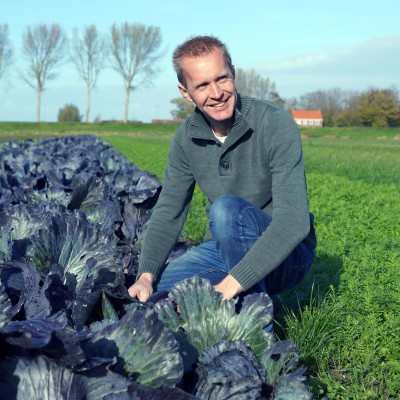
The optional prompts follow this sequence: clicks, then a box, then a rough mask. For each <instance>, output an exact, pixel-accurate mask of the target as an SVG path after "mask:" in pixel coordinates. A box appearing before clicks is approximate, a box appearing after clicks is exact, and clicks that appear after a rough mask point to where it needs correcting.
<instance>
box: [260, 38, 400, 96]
mask: <svg viewBox="0 0 400 400" xmlns="http://www.w3.org/2000/svg"><path fill="white" fill-rule="evenodd" d="M254 68H256V69H257V70H258V71H259V72H260V73H261V74H263V75H264V76H268V77H269V78H270V79H272V80H273V81H275V83H276V85H277V89H278V91H279V92H280V93H282V95H283V96H286V97H290V96H298V95H299V94H303V93H306V92H309V91H314V90H318V89H327V88H332V87H341V88H342V89H344V90H346V89H351V90H365V89H367V88H369V87H389V86H391V85H395V86H398V85H399V84H400V72H399V71H400V35H393V36H389V37H376V38H371V39H369V40H366V41H363V42H360V43H356V44H353V45H349V46H336V47H332V48H330V49H327V50H324V51H321V52H317V53H310V54H299V55H296V56H294V57H289V58H286V59H282V60H273V61H265V62H263V63H262V64H260V65H258V66H255V67H254Z"/></svg>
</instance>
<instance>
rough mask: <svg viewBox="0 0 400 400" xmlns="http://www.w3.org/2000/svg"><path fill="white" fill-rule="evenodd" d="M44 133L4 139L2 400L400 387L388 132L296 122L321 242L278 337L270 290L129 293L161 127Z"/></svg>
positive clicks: (370, 392)
mask: <svg viewBox="0 0 400 400" xmlns="http://www.w3.org/2000/svg"><path fill="white" fill-rule="evenodd" d="M55 126H57V127H58V124H54V127H55ZM82 127H85V130H86V131H87V130H88V129H90V128H94V127H91V126H90V125H89V126H88V125H82ZM29 128H31V127H29ZM50 128H51V127H50ZM50 128H49V127H46V130H47V131H46V132H33V133H32V137H34V138H39V139H40V140H37V141H35V142H32V141H19V142H18V143H16V142H10V141H9V137H8V141H7V142H5V143H3V146H2V149H1V150H0V151H1V153H0V163H1V164H0V190H1V192H0V279H1V283H0V310H1V312H0V315H1V316H0V341H1V346H0V348H1V355H0V398H1V399H14V398H18V399H26V398H30V399H31V398H32V399H35V398H38V399H39V398H41V399H54V398H60V399H85V398H88V399H90V398H96V399H97V398H100V399H101V398H104V399H114V398H115V399H117V398H118V399H137V398H146V399H147V398H149V399H150V398H151V399H157V398H163V399H164V398H165V399H191V398H193V399H194V398H198V399H202V398H207V399H225V398H230V399H245V398H248V399H253V398H254V399H268V398H271V399H278V398H279V399H303V398H304V399H308V398H311V397H312V396H313V397H314V398H316V399H317V398H328V399H391V398H393V399H396V398H400V350H399V349H400V340H399V338H400V284H399V283H400V268H399V260H400V257H399V256H400V245H399V243H400V232H399V231H400V230H399V226H400V223H399V222H400V221H399V207H398V204H399V186H400V167H399V162H398V159H399V155H400V141H399V140H397V138H398V135H399V132H396V131H395V130H381V131H379V130H368V129H360V130H357V129H355V128H353V129H352V130H349V131H341V130H339V129H338V130H332V129H329V130H326V129H325V128H323V129H319V130H317V129H316V130H310V131H309V132H304V131H303V132H302V134H303V136H304V140H303V149H304V156H305V162H306V169H307V180H308V192H309V198H310V209H311V211H312V212H313V213H314V214H315V216H316V230H317V235H318V248H317V254H316V260H315V262H314V265H313V267H312V271H311V273H310V275H309V276H308V277H307V279H306V280H305V281H304V282H303V283H302V284H301V285H300V286H299V287H298V288H296V289H295V290H292V291H291V292H288V293H285V294H284V295H283V296H282V298H283V308H282V309H281V311H280V312H279V313H278V314H277V315H275V323H274V325H275V332H276V336H274V335H270V334H268V333H266V332H264V331H263V330H262V329H261V327H262V326H263V325H265V324H266V323H267V322H269V321H270V319H271V318H272V310H271V307H272V305H271V301H270V299H269V298H268V296H263V295H253V296H247V297H246V301H245V302H244V303H243V304H242V305H241V307H240V308H239V307H238V305H237V304H235V302H233V301H231V302H222V301H221V299H220V297H219V295H218V294H217V293H215V292H214V291H213V289H212V287H210V285H209V284H208V283H207V281H203V280H201V279H192V280H189V281H187V282H185V283H184V284H181V285H179V284H178V285H177V286H176V287H175V288H174V289H173V291H172V292H171V293H170V295H169V296H166V294H165V293H158V294H156V295H155V296H153V297H152V298H151V301H150V302H148V303H145V304H143V303H140V302H137V301H133V300H132V299H130V298H129V296H127V293H126V286H127V285H129V284H130V282H131V281H132V279H133V277H134V275H135V271H136V267H137V258H138V256H139V254H140V242H141V239H142V237H143V234H144V232H145V229H146V224H147V221H148V219H149V217H150V215H151V210H152V207H153V205H154V203H155V202H156V200H157V195H158V193H159V190H160V186H161V185H162V174H163V169H164V167H165V163H166V159H167V153H168V146H169V142H170V139H171V136H172V134H173V131H174V129H175V126H171V127H168V126H163V127H161V126H154V127H153V126H152V125H151V124H149V125H147V124H143V125H142V126H140V125H139V126H128V127H122V128H120V129H116V130H115V131H112V132H111V130H110V129H109V127H107V129H106V130H103V129H99V128H101V127H96V132H95V133H96V136H94V135H88V134H87V133H89V132H86V134H84V135H77V134H76V133H75V132H74V134H69V132H68V130H66V131H64V132H59V133H57V134H56V135H55V136H56V137H55V138H49V139H45V140H43V139H42V136H47V135H49V134H52V135H54V132H50ZM61 128H64V127H61ZM32 129H33V126H32ZM57 129H58V128H57ZM74 129H76V127H74ZM152 129H153V131H152ZM28 130H29V129H28ZM156 131H157V133H155V132H156ZM27 135H29V133H28V132H26V131H24V132H23V133H21V134H20V132H17V133H16V135H15V136H16V137H18V138H19V139H21V140H22V139H26V138H27ZM65 135H66V136H65ZM0 136H1V135H0ZM7 136H10V132H7ZM89 154H90V156H89ZM204 203H205V199H204V197H203V195H202V194H201V193H200V192H199V191H198V190H196V191H195V197H194V200H193V202H192V205H191V210H190V213H189V217H188V221H187V223H186V225H185V227H184V231H183V232H182V241H181V242H180V243H179V244H178V246H177V248H176V249H175V251H174V252H173V253H172V254H171V257H177V256H179V254H181V253H182V252H184V251H185V248H186V244H187V243H189V242H190V243H197V242H199V241H200V240H201V239H202V236H203V234H204V230H205V223H206V219H205V216H204V212H203V208H204ZM177 308H178V309H179V313H177ZM307 387H308V388H307ZM310 392H312V394H311V393H310Z"/></svg>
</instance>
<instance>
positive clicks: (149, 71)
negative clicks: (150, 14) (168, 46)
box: [111, 22, 161, 123]
mask: <svg viewBox="0 0 400 400" xmlns="http://www.w3.org/2000/svg"><path fill="white" fill-rule="evenodd" d="M160 46H161V33H160V29H159V28H157V27H154V26H145V25H142V24H129V23H127V22H125V23H124V24H121V25H120V26H117V25H116V24H114V25H112V27H111V62H112V67H113V68H114V70H115V71H116V72H117V73H118V74H120V75H121V76H122V78H123V80H124V86H125V114H124V122H125V123H127V122H128V109H129V97H130V93H131V91H132V90H133V89H134V88H135V89H136V88H137V87H139V86H140V85H144V84H147V83H149V82H150V81H151V78H153V76H154V75H155V74H156V72H157V69H156V62H157V61H158V60H159V59H160V57H161V53H160V52H159V49H160ZM135 78H137V79H138V82H136V84H135V86H133V80H134V79H135Z"/></svg>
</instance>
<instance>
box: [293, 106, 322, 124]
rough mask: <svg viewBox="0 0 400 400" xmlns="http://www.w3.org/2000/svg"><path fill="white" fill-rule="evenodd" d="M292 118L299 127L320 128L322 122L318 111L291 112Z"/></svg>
mask: <svg viewBox="0 0 400 400" xmlns="http://www.w3.org/2000/svg"><path fill="white" fill-rule="evenodd" d="M292 117H293V119H294V120H295V121H296V123H297V125H299V126H307V127H310V126H315V127H321V126H322V124H323V122H324V119H323V117H322V113H321V111H319V110H292Z"/></svg>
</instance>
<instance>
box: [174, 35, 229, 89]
mask: <svg viewBox="0 0 400 400" xmlns="http://www.w3.org/2000/svg"><path fill="white" fill-rule="evenodd" d="M215 49H219V50H221V51H222V55H223V57H224V60H225V64H226V66H227V67H228V68H229V69H230V70H231V71H233V65H232V58H231V55H230V54H229V51H228V48H227V46H226V44H225V43H223V42H222V41H221V40H219V39H218V38H217V37H215V36H192V37H190V38H189V39H187V40H186V41H185V42H183V43H182V44H180V45H179V46H177V47H176V49H175V51H174V53H173V55H172V64H173V66H174V70H175V72H176V76H177V78H178V81H179V82H180V83H181V84H184V78H183V67H182V60H183V58H184V57H201V56H204V55H207V54H210V53H211V52H212V51H214V50H215Z"/></svg>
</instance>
